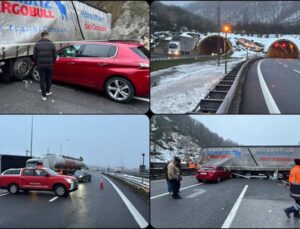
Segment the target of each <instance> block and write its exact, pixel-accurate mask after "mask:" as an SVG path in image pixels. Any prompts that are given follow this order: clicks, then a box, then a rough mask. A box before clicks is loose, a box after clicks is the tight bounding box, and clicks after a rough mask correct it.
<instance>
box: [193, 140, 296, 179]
mask: <svg viewBox="0 0 300 229" xmlns="http://www.w3.org/2000/svg"><path fill="white" fill-rule="evenodd" d="M295 158H300V146H234V147H231V146H230V147H227V146H218V147H202V148H201V151H200V155H199V159H198V166H199V167H201V166H202V165H215V166H221V167H225V168H227V169H228V170H230V171H231V172H232V174H233V175H235V176H237V177H245V178H253V177H265V178H269V177H274V178H278V179H287V178H288V176H289V171H290V170H291V168H292V167H293V166H294V159H295Z"/></svg>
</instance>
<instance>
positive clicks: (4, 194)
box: [0, 192, 9, 196]
mask: <svg viewBox="0 0 300 229" xmlns="http://www.w3.org/2000/svg"><path fill="white" fill-rule="evenodd" d="M8 194H9V192H7V193H3V194H1V195H0V196H6V195H8Z"/></svg>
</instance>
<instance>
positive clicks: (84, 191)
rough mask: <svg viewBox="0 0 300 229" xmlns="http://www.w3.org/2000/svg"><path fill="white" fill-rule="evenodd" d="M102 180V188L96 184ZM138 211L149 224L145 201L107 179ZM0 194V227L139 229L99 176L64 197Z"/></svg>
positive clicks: (106, 182)
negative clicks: (54, 198)
mask: <svg viewBox="0 0 300 229" xmlns="http://www.w3.org/2000/svg"><path fill="white" fill-rule="evenodd" d="M100 179H104V189H103V190H100V188H99V181H100ZM109 179H110V180H111V181H113V183H114V184H115V185H116V186H117V187H118V188H119V189H120V190H121V191H122V192H123V194H124V195H125V196H126V197H127V198H128V199H129V201H130V202H131V203H132V204H133V205H134V206H135V208H136V209H137V210H138V212H139V213H140V214H141V215H142V216H143V217H144V219H145V220H146V221H147V222H149V202H147V201H145V199H144V198H142V197H141V196H139V195H138V194H136V193H135V192H134V191H133V190H132V189H130V188H129V187H127V186H125V185H124V184H122V183H120V182H119V181H116V180H115V179H111V178H109ZM5 192H6V191H4V190H1V191H0V206H1V213H0V228H140V226H139V224H138V223H137V221H136V220H135V218H134V217H133V215H132V214H131V213H130V211H129V209H128V208H127V206H126V205H125V203H124V201H123V200H122V199H121V197H120V196H119V195H118V193H117V192H116V191H115V189H114V188H113V186H112V185H111V184H110V183H109V182H108V181H107V180H106V179H105V178H104V177H103V176H102V175H100V174H99V173H94V174H93V177H92V182H91V183H89V182H87V183H80V184H79V190H77V191H75V192H72V193H70V196H69V197H67V198H63V197H62V198H58V199H56V200H54V201H52V202H50V201H49V200H51V199H52V198H53V197H55V195H54V194H53V193H51V192H36V191H31V192H29V193H28V194H25V193H22V192H20V193H19V194H18V195H11V194H8V195H2V194H3V193H5Z"/></svg>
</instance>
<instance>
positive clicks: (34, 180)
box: [0, 167, 78, 197]
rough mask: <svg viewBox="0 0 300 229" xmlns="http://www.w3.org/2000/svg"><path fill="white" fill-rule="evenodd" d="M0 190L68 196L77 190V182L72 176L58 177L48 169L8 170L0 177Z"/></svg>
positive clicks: (15, 192) (13, 192)
mask: <svg viewBox="0 0 300 229" xmlns="http://www.w3.org/2000/svg"><path fill="white" fill-rule="evenodd" d="M0 188H2V189H7V190H8V191H9V192H10V193H11V194H17V193H18V192H19V190H25V191H29V190H39V191H53V192H54V193H55V194H56V195H57V196H60V197H61V196H68V194H69V193H70V192H73V191H76V190H77V189H78V181H77V179H76V178H74V177H72V176H63V175H58V174H57V173H56V172H54V171H53V170H51V169H49V168H43V167H36V168H22V169H9V170H6V171H4V172H3V173H2V174H1V175H0Z"/></svg>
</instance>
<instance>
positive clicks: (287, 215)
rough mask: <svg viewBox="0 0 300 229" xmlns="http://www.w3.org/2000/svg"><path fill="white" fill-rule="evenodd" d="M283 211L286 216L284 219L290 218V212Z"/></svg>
mask: <svg viewBox="0 0 300 229" xmlns="http://www.w3.org/2000/svg"><path fill="white" fill-rule="evenodd" d="M283 211H284V213H285V214H286V217H288V218H289V219H290V218H291V216H290V214H291V213H290V211H288V210H287V209H284V210H283Z"/></svg>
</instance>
